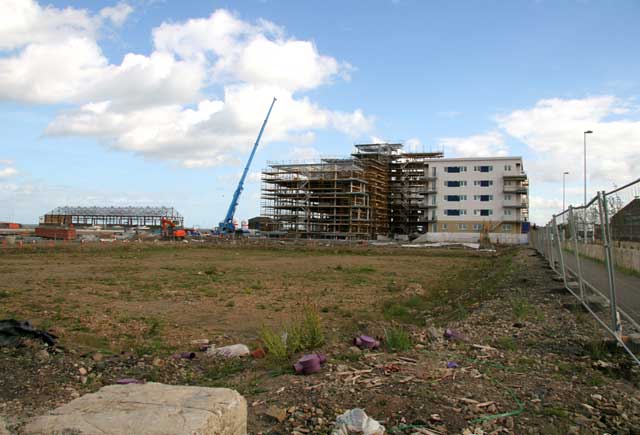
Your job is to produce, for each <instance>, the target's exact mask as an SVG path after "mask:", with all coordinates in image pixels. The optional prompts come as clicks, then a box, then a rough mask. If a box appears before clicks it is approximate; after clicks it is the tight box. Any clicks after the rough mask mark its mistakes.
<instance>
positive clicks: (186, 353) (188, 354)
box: [171, 352, 196, 359]
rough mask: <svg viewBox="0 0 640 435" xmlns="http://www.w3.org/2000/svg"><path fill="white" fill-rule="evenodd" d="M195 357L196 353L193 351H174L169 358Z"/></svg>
mask: <svg viewBox="0 0 640 435" xmlns="http://www.w3.org/2000/svg"><path fill="white" fill-rule="evenodd" d="M195 357H196V354H195V353H193V352H180V353H175V354H173V355H172V356H171V358H173V359H194V358H195Z"/></svg>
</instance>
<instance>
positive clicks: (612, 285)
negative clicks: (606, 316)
mask: <svg viewBox="0 0 640 435" xmlns="http://www.w3.org/2000/svg"><path fill="white" fill-rule="evenodd" d="M598 210H599V212H600V226H601V227H602V244H603V246H604V258H605V265H606V268H607V277H608V278H609V303H610V305H611V324H612V325H613V330H614V331H615V333H616V334H617V335H618V336H620V335H621V332H622V331H621V325H620V322H618V306H617V302H616V281H615V276H614V266H613V255H612V252H611V230H610V228H609V212H608V211H607V201H606V200H605V197H604V191H601V192H598ZM594 230H595V228H594Z"/></svg>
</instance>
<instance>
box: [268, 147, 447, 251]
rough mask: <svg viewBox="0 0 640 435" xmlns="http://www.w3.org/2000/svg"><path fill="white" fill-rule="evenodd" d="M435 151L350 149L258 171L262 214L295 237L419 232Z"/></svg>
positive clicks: (430, 189)
mask: <svg viewBox="0 0 640 435" xmlns="http://www.w3.org/2000/svg"><path fill="white" fill-rule="evenodd" d="M442 156H443V154H442V153H441V152H436V153H403V152H402V144H399V143H393V144H390V143H379V144H359V145H356V146H355V150H354V152H353V153H352V154H351V158H343V159H335V158H324V159H321V160H320V161H319V162H315V163H304V164H295V163H274V162H268V168H267V169H265V170H264V171H263V172H262V204H261V206H262V215H263V216H266V217H269V218H271V219H273V222H274V227H275V229H276V232H279V233H281V234H283V235H287V236H290V237H297V238H313V239H371V238H376V237H377V236H379V235H382V236H388V235H389V234H411V233H423V232H426V229H427V220H428V218H427V211H426V210H427V209H428V208H429V204H430V201H429V195H433V194H435V184H434V183H435V176H432V175H431V174H430V173H429V165H428V159H432V158H438V157H442Z"/></svg>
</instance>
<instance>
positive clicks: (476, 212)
mask: <svg viewBox="0 0 640 435" xmlns="http://www.w3.org/2000/svg"><path fill="white" fill-rule="evenodd" d="M473 214H474V215H476V216H478V215H480V216H493V210H491V209H490V208H484V209H480V210H474V211H473Z"/></svg>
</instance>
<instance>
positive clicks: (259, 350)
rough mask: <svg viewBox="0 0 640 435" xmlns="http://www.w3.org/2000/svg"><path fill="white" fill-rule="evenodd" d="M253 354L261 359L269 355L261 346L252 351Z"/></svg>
mask: <svg viewBox="0 0 640 435" xmlns="http://www.w3.org/2000/svg"><path fill="white" fill-rule="evenodd" d="M251 356H252V357H254V358H255V359H261V358H264V357H265V356H267V354H266V353H265V351H264V349H263V348H261V347H259V348H257V349H256V350H254V351H253V352H251Z"/></svg>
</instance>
